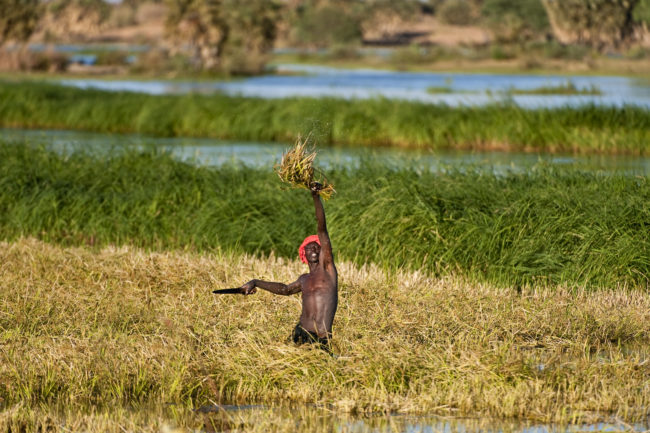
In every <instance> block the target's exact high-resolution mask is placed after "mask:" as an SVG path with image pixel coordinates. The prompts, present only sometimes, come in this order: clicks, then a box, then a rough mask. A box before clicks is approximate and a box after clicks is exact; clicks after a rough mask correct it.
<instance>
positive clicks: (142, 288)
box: [0, 239, 650, 431]
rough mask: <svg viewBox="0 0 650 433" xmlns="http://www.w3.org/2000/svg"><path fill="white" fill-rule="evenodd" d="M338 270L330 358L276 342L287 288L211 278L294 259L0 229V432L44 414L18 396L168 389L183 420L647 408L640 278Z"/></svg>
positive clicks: (649, 372)
mask: <svg viewBox="0 0 650 433" xmlns="http://www.w3.org/2000/svg"><path fill="white" fill-rule="evenodd" d="M337 267H338V270H339V275H340V305H339V311H338V314H337V317H336V320H335V323H334V342H335V352H336V353H337V354H338V357H330V356H328V355H327V354H326V353H324V352H322V351H320V350H317V349H312V348H308V347H295V346H293V345H292V344H289V343H288V342H287V338H288V335H289V333H290V332H291V329H292V328H293V326H294V325H295V323H296V322H297V319H298V315H299V308H300V299H299V297H298V296H292V297H279V296H273V295H271V294H269V293H266V292H259V293H258V294H256V295H253V296H248V297H243V296H237V295H233V296H215V295H213V294H212V293H211V290H212V289H213V288H221V287H224V286H233V285H238V284H240V283H242V282H245V281H247V280H249V279H251V278H263V279H268V280H277V281H290V280H293V279H295V277H296V276H297V275H299V274H300V273H302V272H304V271H305V269H304V267H303V265H302V264H300V263H299V262H298V261H297V260H296V261H291V262H287V261H285V260H282V259H278V258H274V257H270V258H268V259H256V258H253V257H247V256H228V255H220V254H213V255H198V254H192V253H183V252H167V253H151V252H144V251H140V250H135V249H130V248H119V249H117V248H107V249H103V250H101V251H92V250H87V249H83V248H63V247H58V246H53V245H49V244H46V243H42V242H39V241H35V240H30V239H24V240H19V241H16V242H13V243H0V406H2V407H4V408H5V409H4V413H3V414H2V417H0V420H3V421H2V422H0V429H1V430H3V431H6V428H5V426H7V425H8V424H9V423H11V422H13V421H12V420H14V421H15V420H16V419H21V418H20V417H21V416H24V417H26V418H27V419H29V420H31V421H30V422H31V424H29V423H27V422H26V423H25V424H29V425H32V426H33V425H34V424H35V423H38V422H41V423H42V422H43V420H42V419H41V418H38V417H36V418H34V417H35V416H36V415H34V414H31V415H30V414H27V415H25V414H24V409H23V411H22V412H21V411H20V410H18V412H15V411H16V409H15V408H16V407H19V408H21V407H22V408H29V407H42V408H45V409H47V408H59V407H65V408H66V411H68V412H67V413H77V412H75V411H78V412H79V413H81V412H82V411H83V410H85V409H84V408H88V407H92V408H94V409H93V410H96V411H101V410H102V409H101V408H105V409H104V410H106V408H112V409H111V410H116V409H115V408H130V407H142V406H154V407H155V406H164V405H165V404H167V403H175V404H176V406H173V407H177V408H178V411H177V413H179V414H181V415H178V416H179V417H180V418H181V419H183V417H185V416H187V408H188V407H192V406H196V405H201V404H205V403H210V402H219V403H251V402H265V403H269V402H291V403H292V404H296V403H320V404H327V405H330V406H329V407H331V408H332V410H334V411H336V412H361V413H363V412H371V411H402V412H409V413H430V414H432V413H436V414H446V415H472V416H490V417H520V418H528V419H535V420H540V421H593V420H598V419H603V418H608V417H618V418H620V419H622V420H626V421H635V420H640V419H643V418H644V417H645V416H647V413H648V410H649V408H650V380H649V379H648V378H650V353H649V349H648V347H649V346H648V343H649V342H650V341H649V339H650V294H648V293H647V292H641V291H628V290H623V289H618V288H612V289H611V290H609V291H598V292H587V291H574V292H568V291H566V290H563V289H562V288H531V289H527V288H524V289H523V290H522V291H521V293H518V292H517V291H516V290H514V289H512V288H497V287H491V286H487V285H469V284H467V283H466V282H464V281H463V280H461V279H454V278H449V279H431V278H428V277H427V276H426V275H422V274H418V273H404V274H385V273H384V272H382V271H381V270H380V269H378V268H375V267H373V266H366V267H362V268H357V267H354V266H352V265H350V264H347V263H339V264H337ZM45 409H44V410H45ZM11 410H14V412H13V413H10V412H9V411H11ZM52 410H54V409H52ZM124 410H125V411H126V409H124ZM39 413H40V412H39ZM45 413H48V412H47V410H45ZM98 413H99V412H98ZM183 413H185V415H182V414H183ZM97 416H99V415H97ZM125 416H126V415H125ZM134 416H135V415H134ZM152 416H153V415H152ZM174 416H176V415H174ZM30 417H31V418H30ZM118 418H119V417H118ZM127 418H128V416H127ZM77 419H81V418H77ZM130 422H134V423H139V421H137V420H135V419H133V420H132V421H130ZM143 422H144V421H143ZM157 422H158V421H157ZM160 422H161V423H162V422H163V421H160ZM111 425H113V424H111ZM160 425H162V424H160ZM33 428H34V429H36V427H33ZM80 429H83V428H80ZM145 430H146V429H145ZM12 431H15V429H14V430H12ZM116 431H117V430H116Z"/></svg>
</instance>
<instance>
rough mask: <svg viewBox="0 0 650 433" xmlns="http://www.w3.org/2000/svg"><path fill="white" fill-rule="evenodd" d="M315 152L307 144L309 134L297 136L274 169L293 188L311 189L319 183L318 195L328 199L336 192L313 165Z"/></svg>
mask: <svg viewBox="0 0 650 433" xmlns="http://www.w3.org/2000/svg"><path fill="white" fill-rule="evenodd" d="M314 159H316V152H315V151H314V149H313V147H311V146H309V136H307V138H305V139H302V137H298V139H297V140H296V144H295V145H294V146H293V147H292V148H291V149H289V150H288V151H287V152H286V153H285V154H283V155H282V162H280V164H278V165H276V166H275V171H276V173H278V176H280V179H281V180H282V182H285V183H288V184H290V185H291V186H292V187H294V188H305V189H308V190H311V188H312V186H313V185H315V184H320V185H321V187H320V195H321V197H323V198H324V199H325V200H328V199H329V198H330V197H331V196H332V194H334V193H335V192H336V190H334V186H333V185H332V184H331V183H329V181H328V180H327V178H326V177H325V175H324V174H323V172H322V171H320V170H319V169H317V168H315V167H314Z"/></svg>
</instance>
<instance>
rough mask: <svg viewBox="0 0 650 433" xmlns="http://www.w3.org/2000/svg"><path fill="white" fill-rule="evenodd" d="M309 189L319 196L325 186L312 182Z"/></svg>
mask: <svg viewBox="0 0 650 433" xmlns="http://www.w3.org/2000/svg"><path fill="white" fill-rule="evenodd" d="M309 189H310V190H311V193H312V194H314V195H315V194H318V193H319V192H320V190H322V189H323V184H322V183H319V182H312V183H311V185H309Z"/></svg>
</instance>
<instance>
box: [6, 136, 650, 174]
mask: <svg viewBox="0 0 650 433" xmlns="http://www.w3.org/2000/svg"><path fill="white" fill-rule="evenodd" d="M0 138H2V139H3V140H7V141H27V142H30V143H38V144H43V145H45V146H48V147H52V148H54V149H57V150H60V151H65V152H72V151H76V150H86V151H91V152H96V153H100V154H101V153H102V152H107V153H109V152H112V151H113V150H115V149H116V148H119V147H122V146H148V145H154V146H155V147H156V148H159V149H164V150H165V151H168V152H170V153H171V154H172V155H173V156H174V157H176V158H178V159H180V160H183V161H187V162H192V163H195V164H199V165H210V166H220V165H223V164H245V165H248V166H254V167H272V166H273V164H276V163H278V162H279V161H280V159H281V157H282V153H283V152H285V151H286V150H287V149H288V148H289V147H290V145H289V144H283V143H263V142H243V141H222V140H215V139H206V138H155V137H146V136H141V135H121V134H101V133H89V132H81V131H54V130H24V129H0ZM366 160H371V161H378V162H381V163H383V164H386V165H389V166H393V167H395V168H400V167H411V168H414V169H420V170H427V169H431V170H434V171H445V170H450V169H457V168H466V167H473V168H481V169H487V170H491V171H493V172H495V173H506V172H523V171H527V170H531V169H532V168H533V167H534V166H536V165H539V164H550V165H555V166H562V167H574V168H579V169H581V170H588V171H607V172H614V171H616V172H625V173H628V174H632V175H642V176H647V175H649V174H650V158H648V157H636V156H622V155H614V156H612V155H604V156H603V155H593V156H581V155H550V154H543V153H539V154H536V153H506V152H463V151H445V152H440V151H436V152H432V151H414V150H404V149H394V148H367V147H325V148H322V149H319V155H318V163H319V165H320V166H322V167H324V168H329V167H333V166H337V167H339V166H343V167H349V168H355V167H358V166H359V165H360V164H361V163H362V162H363V161H366Z"/></svg>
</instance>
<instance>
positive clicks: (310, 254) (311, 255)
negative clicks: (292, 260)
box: [298, 235, 320, 263]
mask: <svg viewBox="0 0 650 433" xmlns="http://www.w3.org/2000/svg"><path fill="white" fill-rule="evenodd" d="M298 255H299V256H300V260H301V261H302V262H303V263H318V257H319V256H320V240H318V236H317V235H311V236H307V237H306V238H305V240H304V241H302V244H300V248H298Z"/></svg>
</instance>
